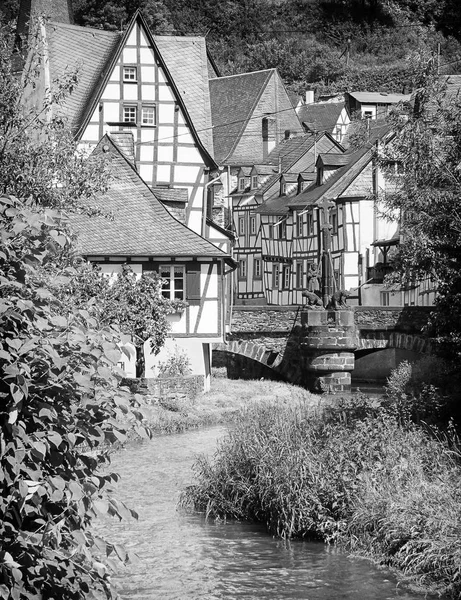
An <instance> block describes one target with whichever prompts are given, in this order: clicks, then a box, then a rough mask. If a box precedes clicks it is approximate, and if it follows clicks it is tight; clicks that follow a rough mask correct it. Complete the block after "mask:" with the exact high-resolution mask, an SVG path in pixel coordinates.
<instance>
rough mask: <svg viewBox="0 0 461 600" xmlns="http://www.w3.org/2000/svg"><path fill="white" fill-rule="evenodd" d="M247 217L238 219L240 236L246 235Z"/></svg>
mask: <svg viewBox="0 0 461 600" xmlns="http://www.w3.org/2000/svg"><path fill="white" fill-rule="evenodd" d="M245 229H246V227H245V217H244V216H243V217H242V216H239V218H238V234H239V236H240V235H242V236H243V235H245Z"/></svg>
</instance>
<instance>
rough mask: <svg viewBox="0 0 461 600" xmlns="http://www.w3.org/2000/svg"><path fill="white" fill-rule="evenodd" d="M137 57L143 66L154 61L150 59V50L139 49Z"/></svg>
mask: <svg viewBox="0 0 461 600" xmlns="http://www.w3.org/2000/svg"><path fill="white" fill-rule="evenodd" d="M139 56H140V58H141V62H142V63H144V64H152V62H153V60H154V59H153V57H152V51H151V49H150V48H144V47H141V48H140V52H139Z"/></svg>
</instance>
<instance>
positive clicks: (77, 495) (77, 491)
mask: <svg viewBox="0 0 461 600" xmlns="http://www.w3.org/2000/svg"><path fill="white" fill-rule="evenodd" d="M67 489H68V490H69V492H70V493H71V495H72V500H76V501H78V500H81V499H82V498H83V496H84V492H83V489H82V486H81V485H79V484H78V483H77V482H76V481H69V483H68V484H67Z"/></svg>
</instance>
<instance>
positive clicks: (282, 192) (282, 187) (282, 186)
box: [280, 181, 287, 196]
mask: <svg viewBox="0 0 461 600" xmlns="http://www.w3.org/2000/svg"><path fill="white" fill-rule="evenodd" d="M286 194H287V184H286V183H285V182H284V181H282V183H281V184H280V195H281V196H286Z"/></svg>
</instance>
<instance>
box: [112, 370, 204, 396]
mask: <svg viewBox="0 0 461 600" xmlns="http://www.w3.org/2000/svg"><path fill="white" fill-rule="evenodd" d="M122 385H126V386H128V387H129V388H130V390H131V392H132V393H133V394H141V395H142V396H145V397H146V399H147V398H149V402H155V400H156V399H157V400H158V399H165V398H175V399H178V398H182V399H188V400H194V398H196V397H197V396H198V395H200V394H202V393H203V390H204V386H205V380H204V376H203V375H186V376H183V377H181V376H177V377H165V378H158V377H156V378H154V377H148V378H146V377H140V378H138V379H124V380H123V381H122Z"/></svg>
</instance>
